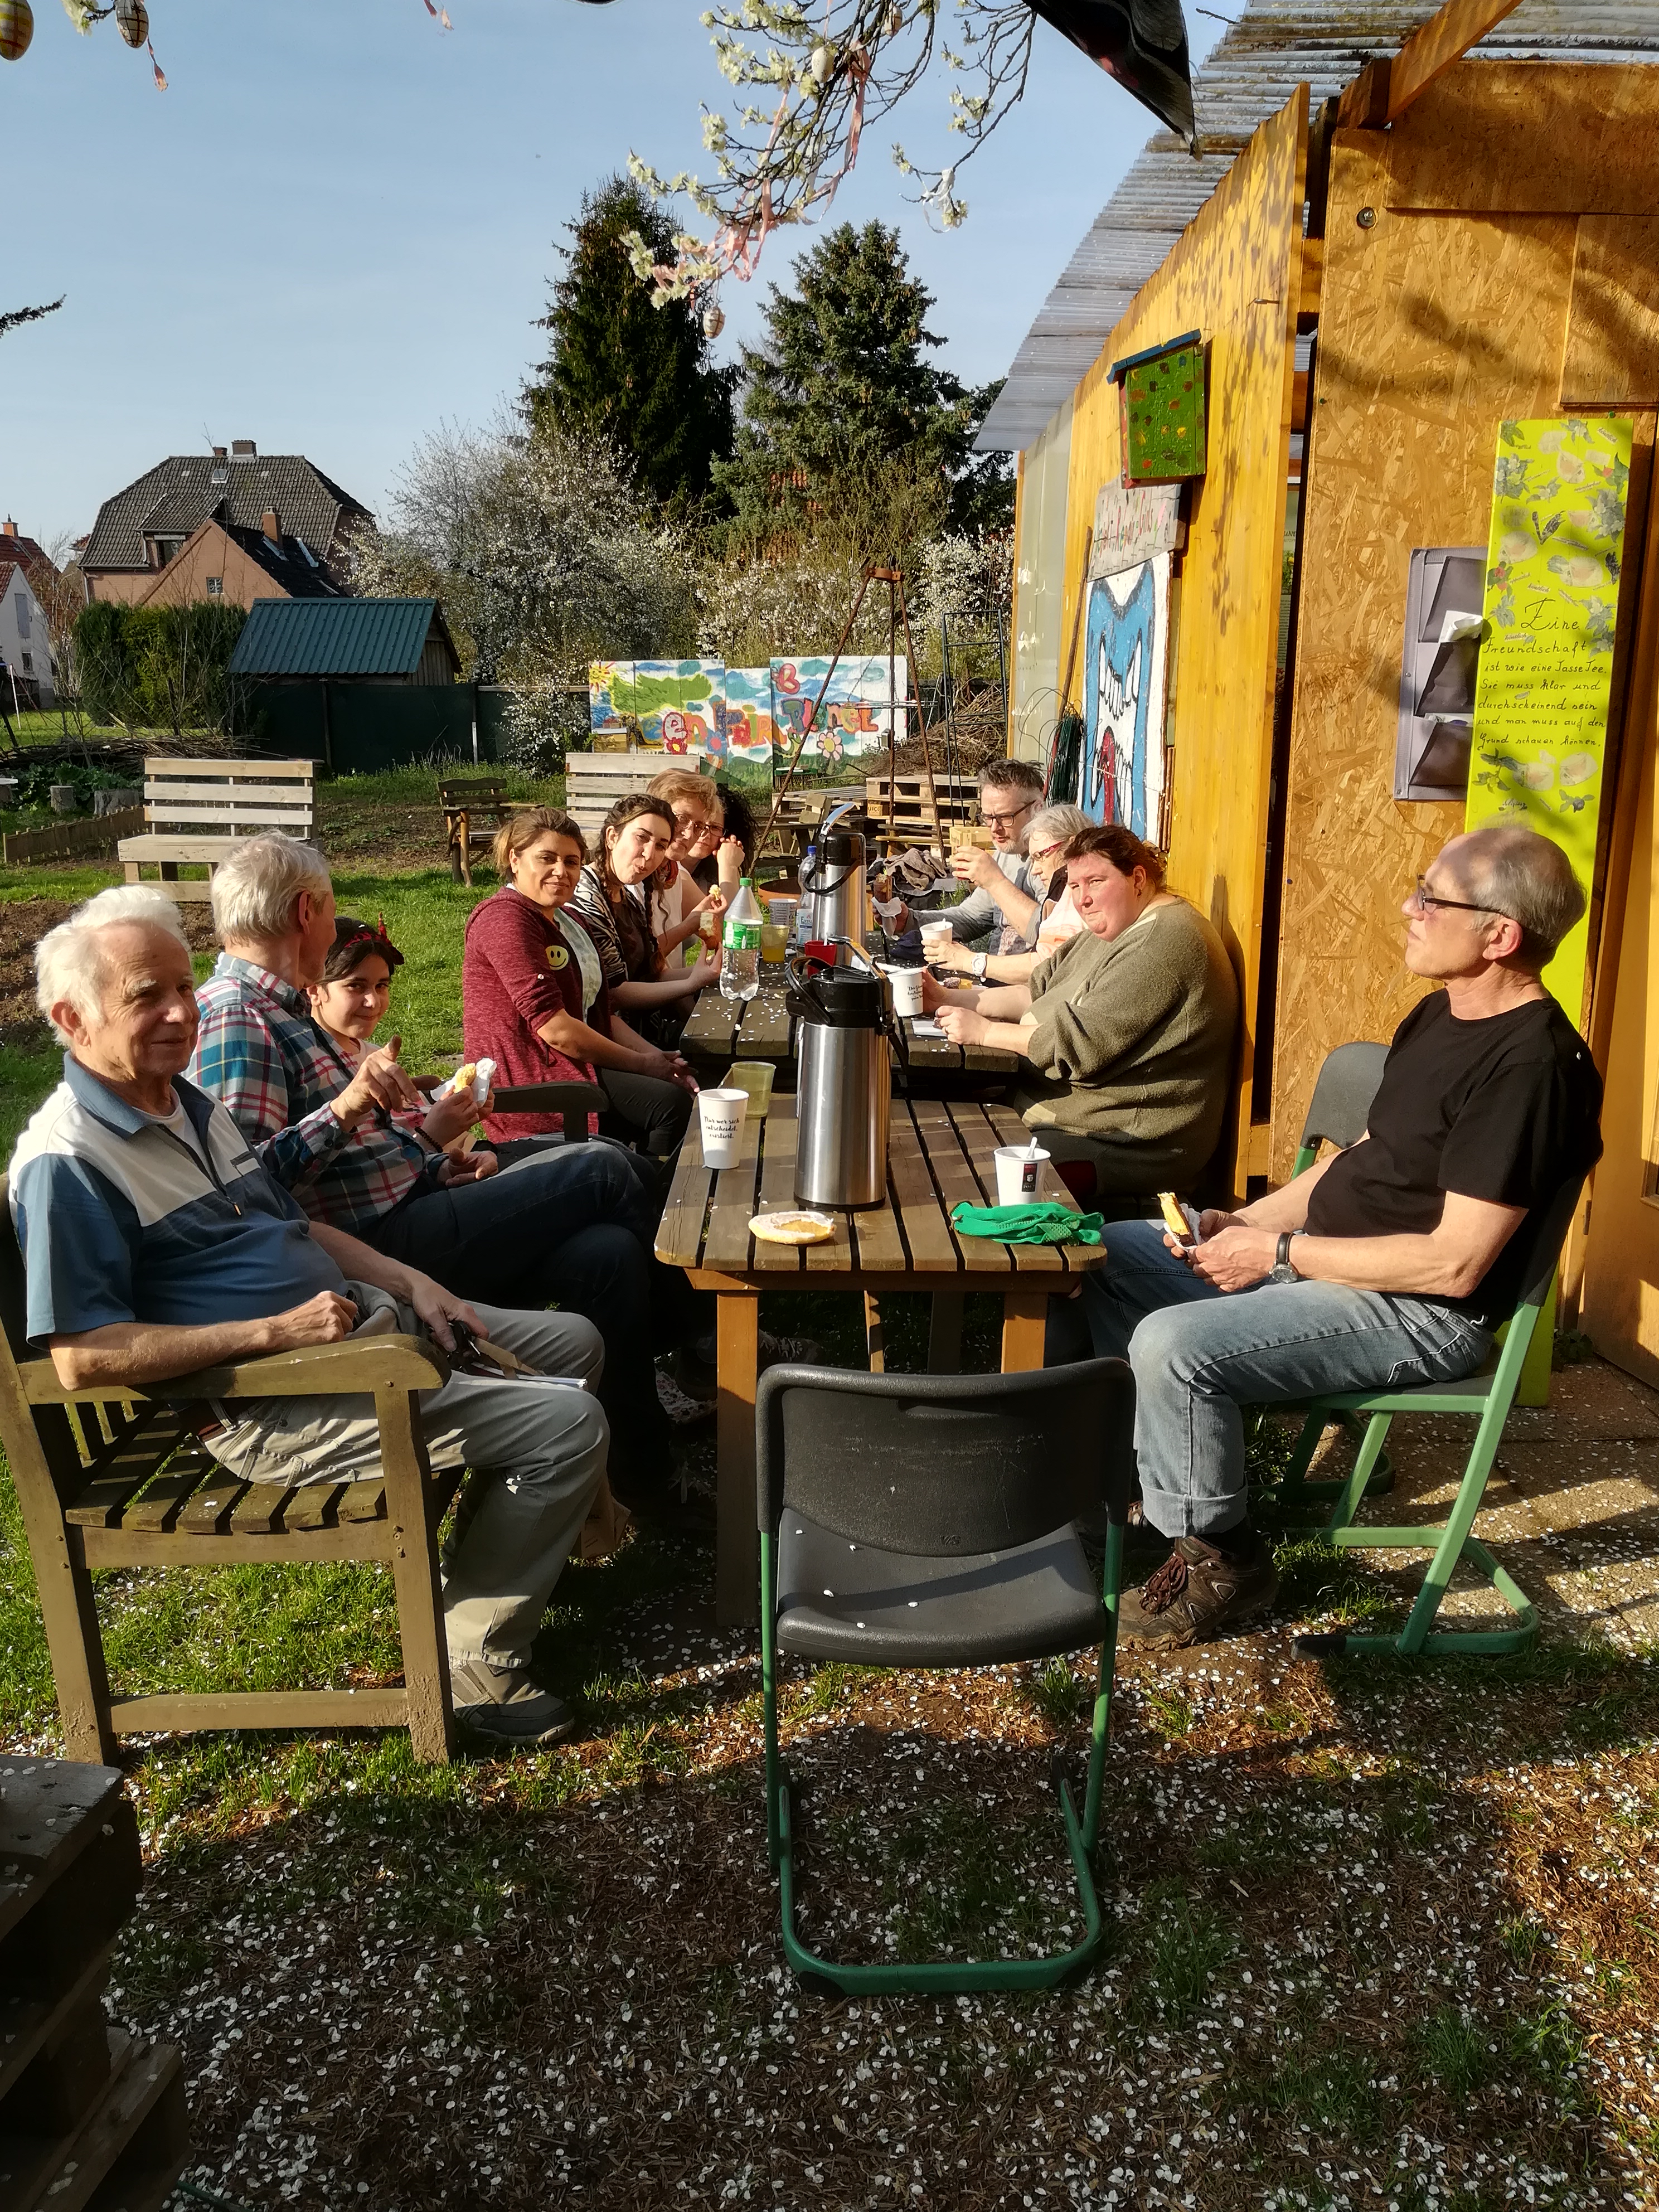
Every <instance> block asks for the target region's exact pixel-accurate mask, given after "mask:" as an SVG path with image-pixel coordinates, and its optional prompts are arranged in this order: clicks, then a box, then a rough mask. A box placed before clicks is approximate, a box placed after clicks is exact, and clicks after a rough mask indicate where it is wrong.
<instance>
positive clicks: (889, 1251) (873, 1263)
mask: <svg viewBox="0 0 1659 2212" xmlns="http://www.w3.org/2000/svg"><path fill="white" fill-rule="evenodd" d="M796 1133H797V1123H796V1120H795V1100H794V1099H793V1097H779V1096H774V1097H773V1099H772V1102H771V1104H770V1107H769V1109H768V1112H767V1114H766V1115H765V1116H764V1118H761V1117H759V1116H755V1115H750V1116H749V1117H747V1118H746V1119H745V1121H744V1132H743V1143H742V1146H741V1148H740V1151H739V1153H738V1161H737V1164H736V1165H735V1166H733V1167H730V1168H726V1169H721V1170H713V1169H711V1168H708V1167H707V1166H705V1165H704V1164H703V1158H702V1145H701V1141H700V1138H699V1133H698V1129H697V1124H696V1120H695V1119H694V1120H693V1121H692V1124H691V1127H690V1130H689V1131H688V1132H687V1135H686V1139H685V1143H684V1146H683V1147H682V1150H681V1152H680V1158H679V1164H678V1168H677V1169H676V1170H675V1175H674V1182H673V1186H672V1188H671V1191H670V1193H669V1197H668V1203H667V1206H666V1207H665V1210H664V1213H663V1218H662V1224H661V1226H660V1228H659V1231H658V1232H657V1246H656V1249H657V1257H658V1258H659V1260H661V1261H665V1263H666V1264H667V1265H668V1266H670V1267H684V1269H685V1270H686V1273H687V1274H688V1275H689V1276H690V1280H691V1282H692V1283H693V1285H695V1286H696V1288H697V1289H699V1290H708V1291H714V1293H715V1296H716V1299H717V1304H718V1314H719V1321H718V1327H717V1331H716V1340H717V1344H718V1347H719V1354H718V1357H719V1374H718V1389H719V1401H718V1413H719V1445H718V1451H719V1468H720V1493H719V1512H720V1528H719V1536H718V1561H717V1574H716V1588H715V1603H716V1608H717V1612H718V1614H719V1617H720V1620H722V1621H723V1622H731V1623H736V1622H741V1621H749V1620H753V1619H754V1617H755V1607H756V1597H757V1589H756V1577H757V1558H758V1553H757V1537H756V1534H755V1388H756V1378H757V1338H758V1303H759V1294H760V1292H761V1291H763V1290H764V1291H787V1290H790V1289H795V1290H800V1291H849V1292H854V1293H860V1294H862V1295H863V1297H864V1298H865V1300H866V1317H867V1320H868V1322H869V1324H870V1328H871V1345H872V1364H879V1352H878V1343H879V1335H878V1323H879V1316H878V1310H877V1309H876V1305H875V1301H876V1300H877V1299H878V1298H879V1297H880V1296H881V1295H882V1294H883V1293H884V1292H887V1291H932V1292H933V1294H934V1328H933V1338H932V1342H931V1345H930V1353H929V1364H930V1365H931V1366H933V1367H934V1368H936V1369H943V1370H947V1371H948V1370H951V1369H952V1368H954V1367H955V1365H956V1364H957V1352H956V1349H955V1347H956V1346H957V1345H959V1343H960V1338H961V1310H962V1301H963V1298H964V1297H965V1296H966V1295H967V1293H968V1292H969V1291H970V1290H972V1291H993V1292H996V1293H999V1294H1000V1296H1001V1297H1002V1300H1003V1328H1002V1364H1003V1370H1004V1371H1005V1373H1012V1372H1013V1371H1015V1370H1022V1369H1027V1368H1032V1367H1040V1366H1041V1365H1042V1342H1043V1331H1044V1325H1045V1322H1046V1321H1047V1316H1048V1300H1049V1298H1050V1297H1055V1296H1061V1297H1063V1296H1065V1295H1066V1294H1067V1293H1069V1292H1070V1291H1071V1290H1072V1289H1073V1287H1074V1286H1075V1284H1076V1281H1077V1278H1078V1275H1079V1273H1080V1272H1082V1271H1085V1270H1087V1269H1089V1268H1091V1267H1098V1266H1100V1264H1101V1263H1102V1261H1103V1260H1104V1259H1105V1256H1106V1253H1105V1248H1104V1246H1103V1245H1098V1244H1094V1245H1091V1244H1061V1245H1053V1244H1002V1243H996V1242H994V1241H993V1240H992V1239H989V1238H987V1237H966V1236H963V1235H962V1234H961V1233H960V1232H959V1231H957V1230H955V1229H953V1228H952V1227H951V1218H950V1217H951V1210H952V1208H953V1207H954V1206H956V1205H957V1202H958V1201H959V1200H967V1201H968V1203H969V1205H973V1206H987V1205H994V1204H995V1202H996V1169H995V1166H994V1162H993V1159H992V1155H993V1153H994V1152H995V1150H996V1148H997V1147H998V1146H999V1145H1003V1144H1011V1143H1012V1144H1024V1142H1025V1140H1026V1131H1025V1130H1024V1127H1023V1125H1022V1124H1021V1122H1020V1120H1019V1117H1018V1115H1016V1114H1013V1113H1012V1112H1011V1111H1009V1110H1008V1109H1005V1108H1002V1107H998V1106H981V1105H976V1104H971V1103H945V1101H942V1100H938V1099H915V1100H906V1099H902V1098H896V1099H895V1100H894V1101H893V1112H892V1126H891V1132H890V1137H889V1141H888V1152H887V1174H888V1188H887V1198H886V1200H885V1202H884V1204H883V1205H881V1206H871V1207H867V1208H865V1209H862V1210H860V1211H859V1212H837V1213H836V1233H835V1235H834V1237H832V1238H830V1239H829V1240H827V1241H826V1242H825V1243H821V1244H807V1245H792V1244H771V1243H766V1242H764V1241H763V1240H762V1239H760V1238H758V1237H754V1236H753V1235H751V1234H750V1227H749V1224H750V1219H751V1218H752V1217H753V1216H754V1215H755V1214H757V1213H761V1212H777V1211H781V1210H783V1209H787V1208H788V1207H791V1206H795V1205H796V1204H798V1203H799V1201H798V1200H796V1197H795V1189H794V1182H795V1139H796ZM1038 1195H1039V1196H1040V1197H1042V1198H1044V1199H1052V1200H1057V1201H1058V1202H1059V1203H1060V1205H1062V1206H1069V1207H1071V1208H1072V1209H1073V1211H1075V1210H1076V1201H1075V1200H1073V1197H1072V1195H1071V1194H1070V1192H1069V1191H1067V1189H1066V1186H1065V1185H1064V1184H1063V1183H1062V1182H1060V1178H1059V1176H1057V1175H1056V1174H1055V1173H1054V1169H1053V1167H1052V1165H1050V1164H1047V1163H1045V1164H1044V1165H1043V1168H1042V1182H1041V1184H1040V1188H1039V1192H1038ZM815 1210H817V1211H829V1209H827V1208H818V1209H815Z"/></svg>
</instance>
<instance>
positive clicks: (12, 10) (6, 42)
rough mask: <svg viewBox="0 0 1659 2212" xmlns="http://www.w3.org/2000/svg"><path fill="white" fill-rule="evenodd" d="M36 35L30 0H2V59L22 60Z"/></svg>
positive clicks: (0, 42)
mask: <svg viewBox="0 0 1659 2212" xmlns="http://www.w3.org/2000/svg"><path fill="white" fill-rule="evenodd" d="M33 36H34V10H33V8H31V7H30V5H29V0H0V61H7V62H21V60H22V58H23V57H24V55H25V54H26V53H27V52H28V50H29V40H31V39H32V38H33Z"/></svg>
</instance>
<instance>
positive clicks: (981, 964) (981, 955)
mask: <svg viewBox="0 0 1659 2212" xmlns="http://www.w3.org/2000/svg"><path fill="white" fill-rule="evenodd" d="M990 964H991V961H990V955H989V954H988V953H985V952H976V953H975V955H974V959H973V969H974V981H975V982H976V983H982V982H983V981H985V971H986V969H987V968H988V967H989V966H990Z"/></svg>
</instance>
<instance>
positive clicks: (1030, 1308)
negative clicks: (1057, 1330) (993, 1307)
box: [1002, 1291, 1048, 1375]
mask: <svg viewBox="0 0 1659 2212" xmlns="http://www.w3.org/2000/svg"><path fill="white" fill-rule="evenodd" d="M1047 1324H1048V1292H1047V1291H1009V1292H1008V1294H1007V1296H1006V1297H1005V1298H1004V1299H1003V1301H1002V1371H1003V1373H1004V1374H1005V1375H1024V1374H1026V1373H1028V1372H1029V1371H1030V1369H1032V1368H1033V1367H1041V1366H1042V1340H1043V1335H1044V1333H1045V1330H1046V1328H1047Z"/></svg>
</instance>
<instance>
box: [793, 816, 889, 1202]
mask: <svg viewBox="0 0 1659 2212" xmlns="http://www.w3.org/2000/svg"><path fill="white" fill-rule="evenodd" d="M859 842H860V843H861V842H862V841H861V840H860V841H859ZM863 873H864V871H863V869H862V867H861V866H860V870H859V876H860V896H862V890H861V886H862V880H863ZM843 941H844V939H843ZM847 950H848V952H850V953H852V957H853V960H854V965H852V966H850V967H836V968H829V969H823V968H817V967H815V968H813V969H807V968H805V967H804V966H802V965H801V964H800V963H799V962H797V961H793V960H792V961H791V962H790V963H789V967H788V986H789V994H788V1006H789V1012H791V1013H792V1014H793V1016H794V1017H795V1018H796V1019H797V1020H798V1021H799V1024H800V1074H799V1096H798V1097H797V1098H796V1101H795V1113H796V1117H797V1120H798V1121H799V1125H800V1126H799V1132H798V1133H797V1138H796V1146H795V1195H796V1197H797V1198H799V1200H801V1201H802V1203H803V1204H805V1205H807V1206H879V1205H880V1204H881V1202H882V1200H884V1198H885V1197H886V1195H887V1127H888V1117H889V1115H890V1111H891V1099H892V1069H891V1062H890V1058H889V1054H888V1046H887V1034H888V1030H889V1027H890V1024H891V1021H892V1015H893V1006H892V994H891V990H890V986H889V984H888V981H887V978H886V977H885V976H884V975H882V974H881V973H880V971H879V970H878V969H876V968H874V967H872V965H871V964H870V963H869V962H868V961H867V960H866V959H865V957H864V956H863V954H862V953H859V952H855V951H853V948H852V946H850V945H849V946H848V947H847Z"/></svg>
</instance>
